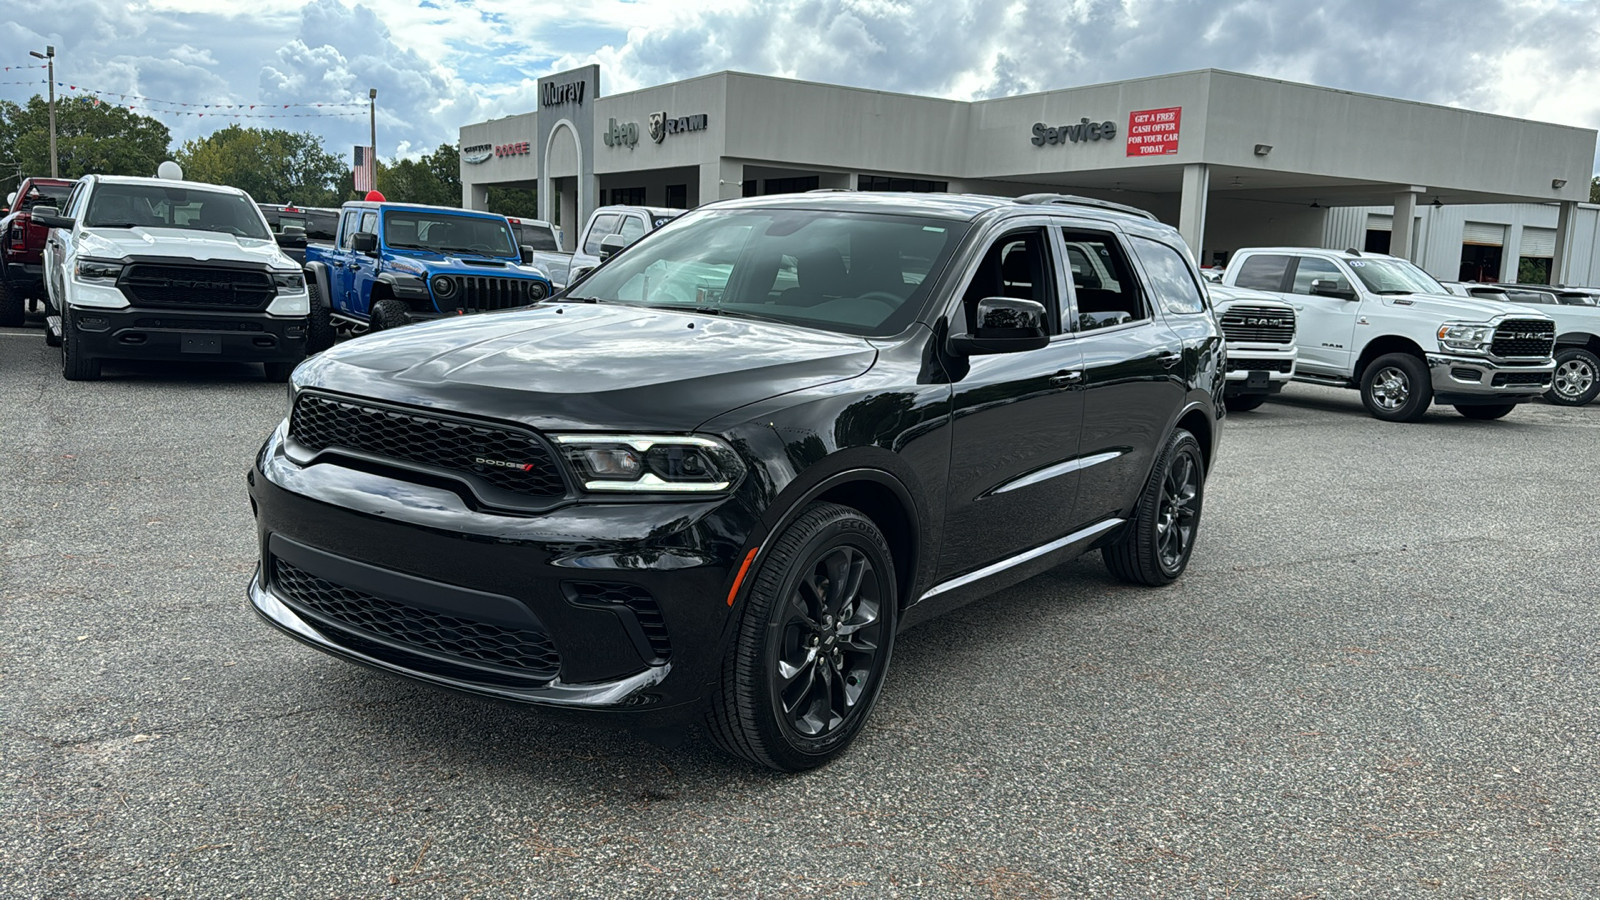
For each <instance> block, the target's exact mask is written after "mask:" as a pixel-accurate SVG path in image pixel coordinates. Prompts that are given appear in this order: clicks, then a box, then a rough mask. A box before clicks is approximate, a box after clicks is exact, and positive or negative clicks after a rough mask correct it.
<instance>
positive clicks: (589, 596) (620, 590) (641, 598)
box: [566, 581, 672, 659]
mask: <svg viewBox="0 0 1600 900" xmlns="http://www.w3.org/2000/svg"><path fill="white" fill-rule="evenodd" d="M566 587H567V589H568V590H569V591H571V593H572V596H573V598H574V599H576V600H577V601H578V602H580V603H582V604H584V605H586V606H599V605H609V606H624V607H627V608H628V609H630V610H632V611H633V616H634V618H635V619H637V620H638V622H639V628H640V629H641V630H643V631H644V636H645V640H647V641H649V642H650V649H651V651H652V652H654V653H655V655H656V659H669V658H671V656H672V640H671V638H670V637H668V635H667V622H666V620H665V619H664V618H662V616H661V606H660V605H659V604H657V603H656V598H654V597H652V596H650V592H649V591H647V590H645V589H644V588H642V587H640V586H638V585H637V584H614V583H610V582H604V581H569V582H567V583H566Z"/></svg>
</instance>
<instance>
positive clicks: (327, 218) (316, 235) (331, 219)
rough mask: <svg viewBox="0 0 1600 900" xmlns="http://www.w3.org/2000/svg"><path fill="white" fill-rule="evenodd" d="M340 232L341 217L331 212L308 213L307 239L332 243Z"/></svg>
mask: <svg viewBox="0 0 1600 900" xmlns="http://www.w3.org/2000/svg"><path fill="white" fill-rule="evenodd" d="M338 230H339V216H338V214H337V213H331V212H322V211H317V212H308V213H306V237H307V238H308V239H310V240H313V241H331V240H333V236H334V233H335V232H337V231H338Z"/></svg>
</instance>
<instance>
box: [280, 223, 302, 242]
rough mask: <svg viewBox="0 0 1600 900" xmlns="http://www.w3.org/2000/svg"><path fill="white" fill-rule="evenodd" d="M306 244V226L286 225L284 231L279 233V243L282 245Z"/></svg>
mask: <svg viewBox="0 0 1600 900" xmlns="http://www.w3.org/2000/svg"><path fill="white" fill-rule="evenodd" d="M305 242H306V229H305V226H304V225H285V226H283V230H282V231H280V232H278V243H280V244H296V243H298V244H303V243H305Z"/></svg>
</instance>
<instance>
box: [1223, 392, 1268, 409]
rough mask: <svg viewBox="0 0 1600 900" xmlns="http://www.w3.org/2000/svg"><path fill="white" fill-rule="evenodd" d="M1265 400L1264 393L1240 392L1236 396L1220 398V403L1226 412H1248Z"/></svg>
mask: <svg viewBox="0 0 1600 900" xmlns="http://www.w3.org/2000/svg"><path fill="white" fill-rule="evenodd" d="M1265 402H1267V395H1266V394H1240V395H1239V396H1237V397H1224V398H1222V405H1223V406H1226V407H1227V408H1228V412H1249V411H1250V410H1252V409H1256V408H1257V407H1259V406H1260V405H1261V404H1263V403H1265Z"/></svg>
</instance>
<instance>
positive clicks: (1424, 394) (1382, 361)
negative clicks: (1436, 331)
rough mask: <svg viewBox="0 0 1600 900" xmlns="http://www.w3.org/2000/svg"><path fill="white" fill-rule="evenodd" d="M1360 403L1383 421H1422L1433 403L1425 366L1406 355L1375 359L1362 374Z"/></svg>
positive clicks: (1431, 388)
mask: <svg viewBox="0 0 1600 900" xmlns="http://www.w3.org/2000/svg"><path fill="white" fill-rule="evenodd" d="M1361 402H1362V403H1363V404H1365V405H1366V407H1367V412H1369V413H1372V416H1373V418H1376V419H1382V420H1383V421H1385V422H1420V421H1422V417H1423V416H1425V415H1427V413H1428V404H1430V403H1432V402H1433V381H1432V380H1431V379H1430V377H1429V375H1428V367H1427V365H1426V364H1424V363H1423V361H1422V360H1420V359H1418V358H1416V357H1415V356H1412V355H1411V354H1409V353H1390V354H1388V355H1387V356H1380V357H1378V358H1377V359H1375V360H1373V361H1372V363H1371V364H1370V365H1368V366H1367V370H1366V371H1365V372H1362V373H1361Z"/></svg>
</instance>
